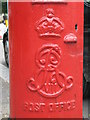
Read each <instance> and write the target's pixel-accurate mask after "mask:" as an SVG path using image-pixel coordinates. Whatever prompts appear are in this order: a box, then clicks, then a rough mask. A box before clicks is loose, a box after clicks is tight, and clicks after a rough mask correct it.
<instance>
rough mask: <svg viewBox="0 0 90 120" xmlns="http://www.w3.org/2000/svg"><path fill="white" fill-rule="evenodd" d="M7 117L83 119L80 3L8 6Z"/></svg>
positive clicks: (81, 15)
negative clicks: (8, 93) (8, 91)
mask: <svg viewBox="0 0 90 120" xmlns="http://www.w3.org/2000/svg"><path fill="white" fill-rule="evenodd" d="M9 43H10V44H9V47H10V117H11V118H13V117H15V118H82V83H83V3H74V2H73V3H72V2H68V3H53V2H52V3H29V2H26V3H19V2H18V3H13V2H12V3H9Z"/></svg>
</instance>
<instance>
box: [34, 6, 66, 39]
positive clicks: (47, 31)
mask: <svg viewBox="0 0 90 120" xmlns="http://www.w3.org/2000/svg"><path fill="white" fill-rule="evenodd" d="M63 29H64V24H63V22H62V21H61V20H60V19H59V18H58V17H55V15H54V10H53V9H51V8H49V9H47V10H46V16H44V17H42V18H41V19H40V20H39V21H38V22H37V23H36V30H37V32H38V33H39V36H40V37H45V36H49V37H50V36H52V37H60V33H61V31H62V30H63Z"/></svg>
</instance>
